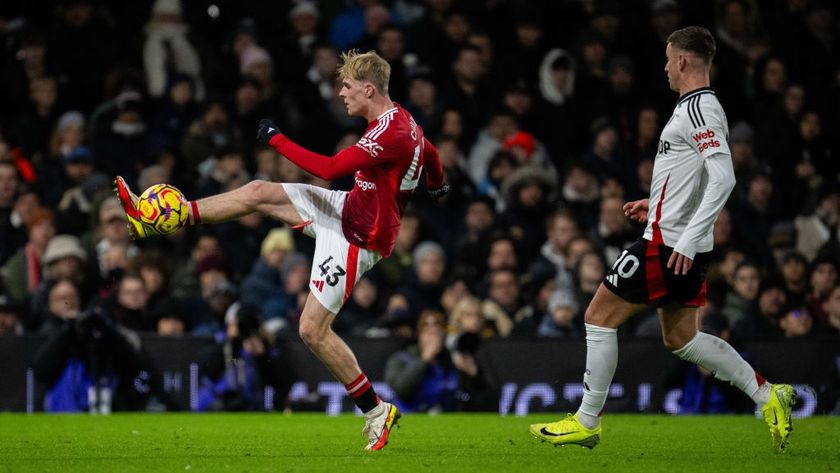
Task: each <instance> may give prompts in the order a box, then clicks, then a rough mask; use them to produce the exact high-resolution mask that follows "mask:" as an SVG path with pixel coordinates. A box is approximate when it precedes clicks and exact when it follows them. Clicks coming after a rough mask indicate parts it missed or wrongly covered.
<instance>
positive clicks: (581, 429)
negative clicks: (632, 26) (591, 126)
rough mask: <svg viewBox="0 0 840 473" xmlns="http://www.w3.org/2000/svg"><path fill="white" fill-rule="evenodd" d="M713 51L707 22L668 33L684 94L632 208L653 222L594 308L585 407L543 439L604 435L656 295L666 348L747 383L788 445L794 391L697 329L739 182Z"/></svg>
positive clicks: (579, 440)
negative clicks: (634, 339)
mask: <svg viewBox="0 0 840 473" xmlns="http://www.w3.org/2000/svg"><path fill="white" fill-rule="evenodd" d="M714 54H715V40H714V37H713V36H712V34H711V33H710V32H709V30H707V29H706V28H701V27H697V26H690V27H687V28H683V29H681V30H677V31H675V32H674V33H672V34H671V36H670V37H669V38H668V42H667V46H666V49H665V55H666V57H667V63H666V65H665V71H666V72H667V73H668V83H669V85H670V87H671V89H672V90H673V91H675V92H677V93H679V96H680V98H679V100H678V102H677V105H676V107H675V108H674V113H673V115H671V119H670V120H668V124H667V125H666V126H665V129H664V130H662V135H661V137H660V140H659V149H658V151H657V154H656V160H655V163H654V167H653V183H652V185H651V191H650V198H649V199H642V200H638V201H635V202H628V203H626V204H625V206H624V213H625V215H627V216H628V217H629V218H630V219H631V220H636V221H639V222H647V228H646V229H645V233H644V237H643V238H642V239H640V240H638V241H637V242H636V243H634V244H633V245H631V246H630V247H629V248H627V249H626V250H624V252H622V253H621V255H619V257H618V259H617V260H616V261H615V264H613V266H612V268H611V269H610V271H609V272H608V273H607V275H606V277H605V278H604V282H603V283H602V284H601V286H600V287H599V288H598V290H597V292H596V294H595V297H594V298H593V299H592V302H591V303H590V304H589V307H588V308H587V310H586V314H585V321H586V348H587V352H586V371H585V372H584V375H583V383H584V393H583V400H582V402H581V405H580V407H579V408H578V411H577V412H576V413H575V414H569V415H568V416H567V417H566V418H565V419H562V420H560V421H557V422H553V423H548V424H534V425H532V426H531V428H530V430H531V433H532V434H533V435H534V436H536V437H537V438H539V439H541V440H544V441H547V442H550V443H552V444H555V445H567V444H576V445H581V446H584V447H588V448H593V447H595V445H597V444H598V443H599V442H600V439H601V418H600V414H601V410H602V409H603V407H604V403H605V402H606V399H607V393H608V392H609V386H610V382H612V378H613V374H614V373H615V368H616V365H617V364H618V343H617V339H616V329H617V328H618V326H619V325H621V324H622V323H623V322H624V321H625V320H627V319H628V318H630V317H631V316H632V315H634V314H636V313H638V312H639V311H641V310H642V309H644V308H645V307H646V306H647V305H649V304H653V303H655V304H656V305H657V312H658V313H659V320H660V322H661V326H662V340H663V342H664V344H665V347H667V348H668V349H669V350H671V352H672V353H674V354H675V355H677V356H679V357H680V358H682V359H684V360H687V361H691V362H693V363H696V364H698V365H700V366H702V367H703V368H705V369H707V370H709V371H710V372H712V373H713V374H714V376H715V377H716V378H718V379H720V380H723V381H728V382H730V383H731V384H732V385H733V386H736V387H738V388H739V389H741V390H742V391H744V393H746V394H747V395H748V396H750V397H751V398H752V399H753V401H755V403H756V404H757V405H758V406H761V411H762V414H763V416H764V420H765V422H767V424H768V426H769V427H770V433H771V435H772V439H773V446H774V449H775V451H776V452H783V451H784V450H785V448H786V447H787V445H788V436H789V434H790V432H791V431H792V430H793V428H792V425H791V410H792V407H793V404H794V403H795V401H796V392H795V390H794V389H793V388H792V387H791V386H790V385H786V384H770V383H769V382H767V381H765V380H764V379H763V378H762V377H761V375H759V374H758V373H757V372H756V371H755V370H754V369H753V368H752V367H751V366H750V365H749V364H748V363H747V362H746V361H744V359H743V358H742V357H741V356H740V355H739V354H738V352H736V351H735V350H734V349H733V348H732V347H731V346H730V345H729V344H728V343H727V342H725V341H724V340H721V339H720V338H718V337H715V336H713V335H709V334H707V333H703V332H700V331H698V329H697V326H698V317H697V308H698V307H701V306H703V305H704V304H705V300H706V281H705V272H706V266H707V265H708V257H709V253H710V252H711V250H712V246H713V239H712V228H713V226H714V222H715V220H716V219H717V216H718V214H719V213H720V210H721V209H722V208H723V206H724V204H725V203H726V200H727V198H728V197H729V193H730V192H731V191H732V188H733V187H734V186H735V173H734V171H733V168H732V157H731V154H730V151H729V145H728V144H727V139H728V130H729V127H728V125H727V121H726V115H725V114H724V112H723V108H722V107H721V105H720V102H718V99H717V97H716V96H715V93H714V91H713V90H712V89H711V88H710V87H709V84H710V80H709V70H710V69H711V65H712V58H713V57H714ZM649 212H650V213H651V215H650V216H649V215H648V214H649Z"/></svg>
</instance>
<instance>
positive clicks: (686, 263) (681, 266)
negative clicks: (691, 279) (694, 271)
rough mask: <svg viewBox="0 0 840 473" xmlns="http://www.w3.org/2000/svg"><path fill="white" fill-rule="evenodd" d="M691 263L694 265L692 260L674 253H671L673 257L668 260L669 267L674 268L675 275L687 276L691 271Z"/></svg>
mask: <svg viewBox="0 0 840 473" xmlns="http://www.w3.org/2000/svg"><path fill="white" fill-rule="evenodd" d="M691 263H693V261H692V260H691V258H689V257H688V256H686V255H683V254H680V253H677V252H676V251H674V252H672V253H671V257H670V258H668V265H667V267H668V269H671V266H674V274H676V275H680V274H682V275H686V274H688V270H689V269H691Z"/></svg>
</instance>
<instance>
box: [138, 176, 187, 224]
mask: <svg viewBox="0 0 840 473" xmlns="http://www.w3.org/2000/svg"><path fill="white" fill-rule="evenodd" d="M188 205H189V204H188V203H187V200H186V199H185V198H184V195H183V194H182V193H181V191H179V190H178V189H176V188H175V187H173V186H171V185H169V184H155V185H153V186H151V187H149V188H148V189H146V190H145V191H143V193H142V194H141V195H140V199H139V201H138V202H137V210H138V212H139V214H140V221H141V223H143V224H144V225H149V226H151V227H152V228H154V229H156V230H157V231H158V232H160V233H163V234H168V233H173V232H175V231H176V230H178V229H179V228H181V227H182V226H184V223H186V221H187V219H188V218H189V216H190V215H189V206H188Z"/></svg>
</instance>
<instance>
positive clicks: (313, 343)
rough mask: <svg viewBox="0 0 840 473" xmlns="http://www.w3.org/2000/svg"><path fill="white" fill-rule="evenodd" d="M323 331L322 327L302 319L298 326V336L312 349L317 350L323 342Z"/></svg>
mask: <svg viewBox="0 0 840 473" xmlns="http://www.w3.org/2000/svg"><path fill="white" fill-rule="evenodd" d="M322 332H323V330H321V327H320V325H318V324H316V323H314V322H311V321H309V320H307V319H301V320H300V325H299V326H298V335H300V339H301V340H303V343H305V344H306V346H308V347H310V348H315V347H317V346H318V344H319V343H320V342H321V340H323V338H324V337H323V333H322Z"/></svg>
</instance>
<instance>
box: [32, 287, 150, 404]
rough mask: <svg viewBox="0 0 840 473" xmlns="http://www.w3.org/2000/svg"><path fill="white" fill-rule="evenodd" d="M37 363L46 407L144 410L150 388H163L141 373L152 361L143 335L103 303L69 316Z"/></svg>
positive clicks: (53, 335) (37, 356)
mask: <svg viewBox="0 0 840 473" xmlns="http://www.w3.org/2000/svg"><path fill="white" fill-rule="evenodd" d="M57 287H60V285H57ZM32 367H33V370H34V373H35V379H36V380H38V381H39V382H41V383H43V384H44V385H46V387H47V392H46V395H45V397H44V410H45V411H47V412H91V413H101V414H105V413H109V412H111V411H112V410H141V409H143V408H145V406H146V402H147V394H148V392H149V391H150V390H151V391H159V389H157V387H155V386H152V387H150V386H148V383H147V380H148V379H150V378H146V377H144V376H143V375H142V372H143V371H144V370H145V371H147V372H148V371H149V370H150V367H148V366H146V365H145V363H144V361H143V357H142V355H141V350H140V341H139V339H138V338H137V337H136V336H133V335H132V334H130V333H126V332H123V331H122V330H120V329H119V328H118V327H117V326H115V325H114V324H113V322H112V321H111V318H110V316H109V315H108V314H107V312H106V311H105V310H104V308H102V307H94V308H93V309H92V310H90V311H87V312H85V313H82V314H80V315H79V316H78V317H76V318H75V319H67V323H64V324H63V325H62V326H61V327H60V328H59V329H58V330H55V331H54V332H53V333H51V334H50V335H49V336H48V338H47V339H46V341H45V342H44V343H43V344H42V345H41V346H40V348H39V349H38V351H37V352H36V353H35V358H34V361H33V364H32ZM147 388H152V389H147Z"/></svg>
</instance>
